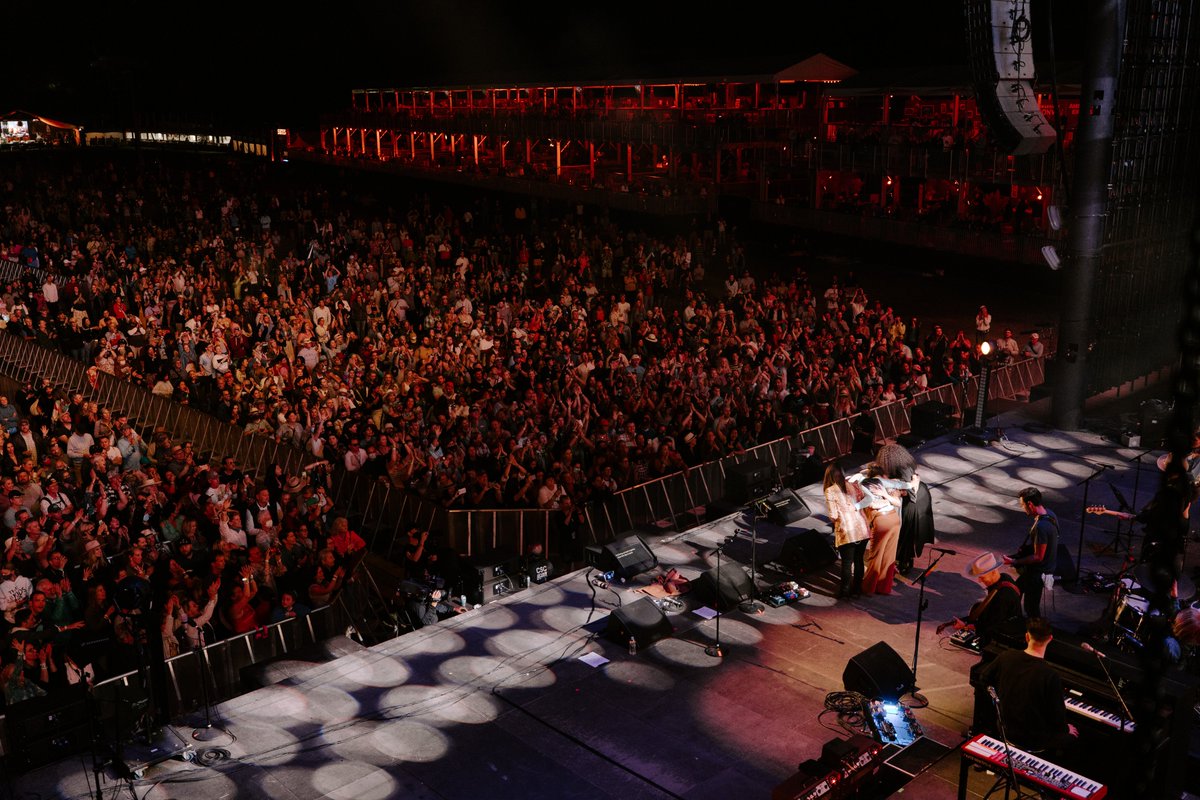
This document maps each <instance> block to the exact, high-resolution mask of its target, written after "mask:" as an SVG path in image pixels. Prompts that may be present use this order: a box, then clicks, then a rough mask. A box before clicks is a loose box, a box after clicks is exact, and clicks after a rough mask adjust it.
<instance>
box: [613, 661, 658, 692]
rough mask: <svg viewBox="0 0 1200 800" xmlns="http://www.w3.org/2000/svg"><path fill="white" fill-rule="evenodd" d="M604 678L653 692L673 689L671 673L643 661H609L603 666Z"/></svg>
mask: <svg viewBox="0 0 1200 800" xmlns="http://www.w3.org/2000/svg"><path fill="white" fill-rule="evenodd" d="M604 676H605V677H606V678H608V679H609V680H611V681H616V682H617V683H628V684H630V685H633V686H638V687H640V688H642V689H649V690H650V691H654V692H666V691H670V690H671V689H673V688H675V678H674V676H672V675H671V673H669V672H667V671H666V670H665V669H662V668H661V667H658V666H655V665H654V664H649V663H647V662H645V661H635V660H632V659H630V660H624V659H623V660H620V661H610V662H609V663H608V664H605V665H604Z"/></svg>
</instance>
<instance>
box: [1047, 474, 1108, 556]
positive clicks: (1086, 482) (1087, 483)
mask: <svg viewBox="0 0 1200 800" xmlns="http://www.w3.org/2000/svg"><path fill="white" fill-rule="evenodd" d="M1084 460H1085V461H1086V459H1084ZM1087 463H1088V464H1090V465H1091V466H1093V467H1096V471H1095V472H1093V473H1092V474H1091V475H1088V476H1087V477H1086V478H1084V479H1083V480H1081V481H1080V482H1079V483H1077V484H1075V485H1076V486H1082V487H1083V507H1082V508H1081V509H1080V511H1079V550H1078V551H1076V553H1075V575H1076V579H1078V575H1079V572H1080V568H1081V567H1082V566H1083V531H1084V529H1085V528H1086V527H1087V509H1088V490H1089V489H1091V488H1092V481H1094V480H1096V478H1099V477H1100V476H1101V475H1103V474H1104V472H1105V470H1110V469H1112V465H1111V464H1101V465H1099V466H1097V465H1096V464H1095V463H1094V462H1091V461H1087ZM1046 557H1047V558H1054V553H1047V554H1046Z"/></svg>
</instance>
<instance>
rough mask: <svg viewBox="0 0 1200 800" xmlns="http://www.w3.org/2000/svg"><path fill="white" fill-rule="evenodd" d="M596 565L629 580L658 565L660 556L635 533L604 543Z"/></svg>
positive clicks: (599, 568) (601, 569)
mask: <svg viewBox="0 0 1200 800" xmlns="http://www.w3.org/2000/svg"><path fill="white" fill-rule="evenodd" d="M595 566H596V569H598V570H600V571H601V572H611V573H613V574H614V575H615V576H616V577H618V578H624V579H625V580H629V579H630V578H632V577H633V576H634V575H640V574H641V573H643V572H645V571H647V570H651V569H654V568H655V567H657V566H658V557H657V556H655V555H654V552H653V551H651V550H650V546H649V545H648V544H646V542H645V540H644V539H642V537H640V536H638V535H637V534H636V533H635V534H632V535H630V536H626V537H625V538H624V539H618V540H617V541H615V542H610V543H609V544H606V545H604V549H603V551H602V552H601V553H600V556H599V560H598V561H597V563H596V565H595Z"/></svg>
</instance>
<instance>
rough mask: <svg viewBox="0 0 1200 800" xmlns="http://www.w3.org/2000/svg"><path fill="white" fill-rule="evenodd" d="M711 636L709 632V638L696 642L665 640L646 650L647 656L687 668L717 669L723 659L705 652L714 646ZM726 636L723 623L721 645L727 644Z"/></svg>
mask: <svg viewBox="0 0 1200 800" xmlns="http://www.w3.org/2000/svg"><path fill="white" fill-rule="evenodd" d="M711 636H712V631H709V632H708V636H707V637H703V638H701V637H697V638H696V640H695V641H688V640H684V639H663V640H662V641H660V642H658V643H657V644H655V645H654V647H653V649H650V650H646V651H645V655H646V656H647V657H653V658H654V659H655V660H658V661H663V662H667V663H669V664H678V665H680V666H685V667H716V666H719V665H720V663H721V659H719V658H716V657H714V656H710V655H708V654H706V653H705V652H704V648H705V647H706V646H707V645H709V644H712V639H711ZM724 636H725V623H721V637H722V639H721V643H722V644H723V645H724V644H726V642H725V639H724ZM639 657H641V656H639Z"/></svg>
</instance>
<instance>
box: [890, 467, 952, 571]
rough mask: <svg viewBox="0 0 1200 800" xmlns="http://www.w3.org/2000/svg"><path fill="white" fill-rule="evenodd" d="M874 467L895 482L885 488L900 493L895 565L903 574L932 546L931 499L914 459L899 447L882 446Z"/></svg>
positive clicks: (935, 533) (933, 530) (933, 535)
mask: <svg viewBox="0 0 1200 800" xmlns="http://www.w3.org/2000/svg"><path fill="white" fill-rule="evenodd" d="M875 463H876V464H877V465H878V466H879V468H880V469H881V470H882V472H883V474H884V475H885V476H886V477H887V478H889V479H891V480H892V481H896V483H894V484H893V483H889V484H887V485H888V486H889V487H890V488H896V489H902V490H904V491H903V498H904V504H903V506H902V507H901V509H900V542H899V544H898V545H897V548H896V563H897V565H898V567H899V570H900V573H901V574H905V573H907V572H908V571H909V570H911V569H912V566H913V559H914V558H916V557H917V556H919V555H921V551H922V550H924V549H925V545H927V544H933V542H934V539H935V537H936V535H937V531H936V530H935V528H934V523H933V498H931V497H930V495H929V487H928V486H926V485H925V482H924V481H922V480H921V476H920V475H919V474H918V473H917V462H916V459H914V458H913V457H912V453H910V452H908V450H906V449H905V448H904V447H903V446H901V445H898V444H885V445H883V446H882V447H880V448H879V454H878V455H877V456H876V457H875Z"/></svg>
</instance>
